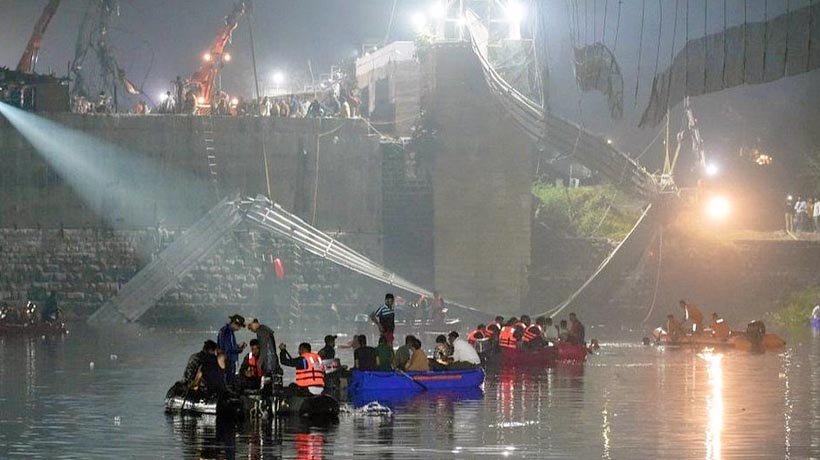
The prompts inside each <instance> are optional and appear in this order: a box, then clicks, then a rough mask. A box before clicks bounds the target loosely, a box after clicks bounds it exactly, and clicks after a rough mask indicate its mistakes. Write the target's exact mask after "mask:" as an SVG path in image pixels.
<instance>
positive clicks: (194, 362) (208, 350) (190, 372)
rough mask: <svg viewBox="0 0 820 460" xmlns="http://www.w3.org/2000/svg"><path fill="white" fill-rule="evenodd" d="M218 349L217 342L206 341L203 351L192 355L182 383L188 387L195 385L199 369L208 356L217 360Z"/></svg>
mask: <svg viewBox="0 0 820 460" xmlns="http://www.w3.org/2000/svg"><path fill="white" fill-rule="evenodd" d="M216 349H217V346H216V342H214V341H213V340H206V341H205V344H204V345H203V346H202V350H200V351H198V352H197V353H194V354H192V355H191V357H190V358H188V364H187V365H186V366H185V372H184V373H183V374H182V383H183V384H184V385H185V386H186V387H190V386H191V384H192V383H194V380H195V379H196V374H197V373H198V372H199V368H200V367H201V366H202V363H203V362H204V361H205V359H206V358H207V357H208V356H213V357H214V359H216Z"/></svg>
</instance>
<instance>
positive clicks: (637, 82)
mask: <svg viewBox="0 0 820 460" xmlns="http://www.w3.org/2000/svg"><path fill="white" fill-rule="evenodd" d="M645 19H646V0H643V4H642V6H641V36H640V39H639V41H638V69H637V71H636V73H635V107H638V89H639V88H640V86H641V58H642V57H643V27H644V21H645Z"/></svg>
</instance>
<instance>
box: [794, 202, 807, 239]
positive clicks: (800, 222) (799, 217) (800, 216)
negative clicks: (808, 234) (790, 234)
mask: <svg viewBox="0 0 820 460" xmlns="http://www.w3.org/2000/svg"><path fill="white" fill-rule="evenodd" d="M808 212H809V204H808V203H807V202H806V200H805V198H802V197H797V203H795V204H794V213H795V216H794V217H795V222H794V227H795V230H797V231H798V232H803V231H805V230H806V218H807V217H808V215H809V214H808Z"/></svg>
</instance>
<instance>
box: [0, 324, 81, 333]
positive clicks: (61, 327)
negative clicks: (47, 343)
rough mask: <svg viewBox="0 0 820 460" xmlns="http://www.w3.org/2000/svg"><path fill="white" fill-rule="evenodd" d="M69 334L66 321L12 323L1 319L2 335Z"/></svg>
mask: <svg viewBox="0 0 820 460" xmlns="http://www.w3.org/2000/svg"><path fill="white" fill-rule="evenodd" d="M64 334H68V328H66V326H65V323H60V322H26V323H12V322H7V321H0V336H37V335H47V336H54V335H64Z"/></svg>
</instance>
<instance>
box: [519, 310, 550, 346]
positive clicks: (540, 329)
mask: <svg viewBox="0 0 820 460" xmlns="http://www.w3.org/2000/svg"><path fill="white" fill-rule="evenodd" d="M521 343H522V344H523V345H524V347H526V348H543V347H544V346H546V341H545V340H544V318H543V317H540V318H538V319H536V320H535V324H530V325H529V326H527V329H525V330H524V335H523V336H522V338H521Z"/></svg>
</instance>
